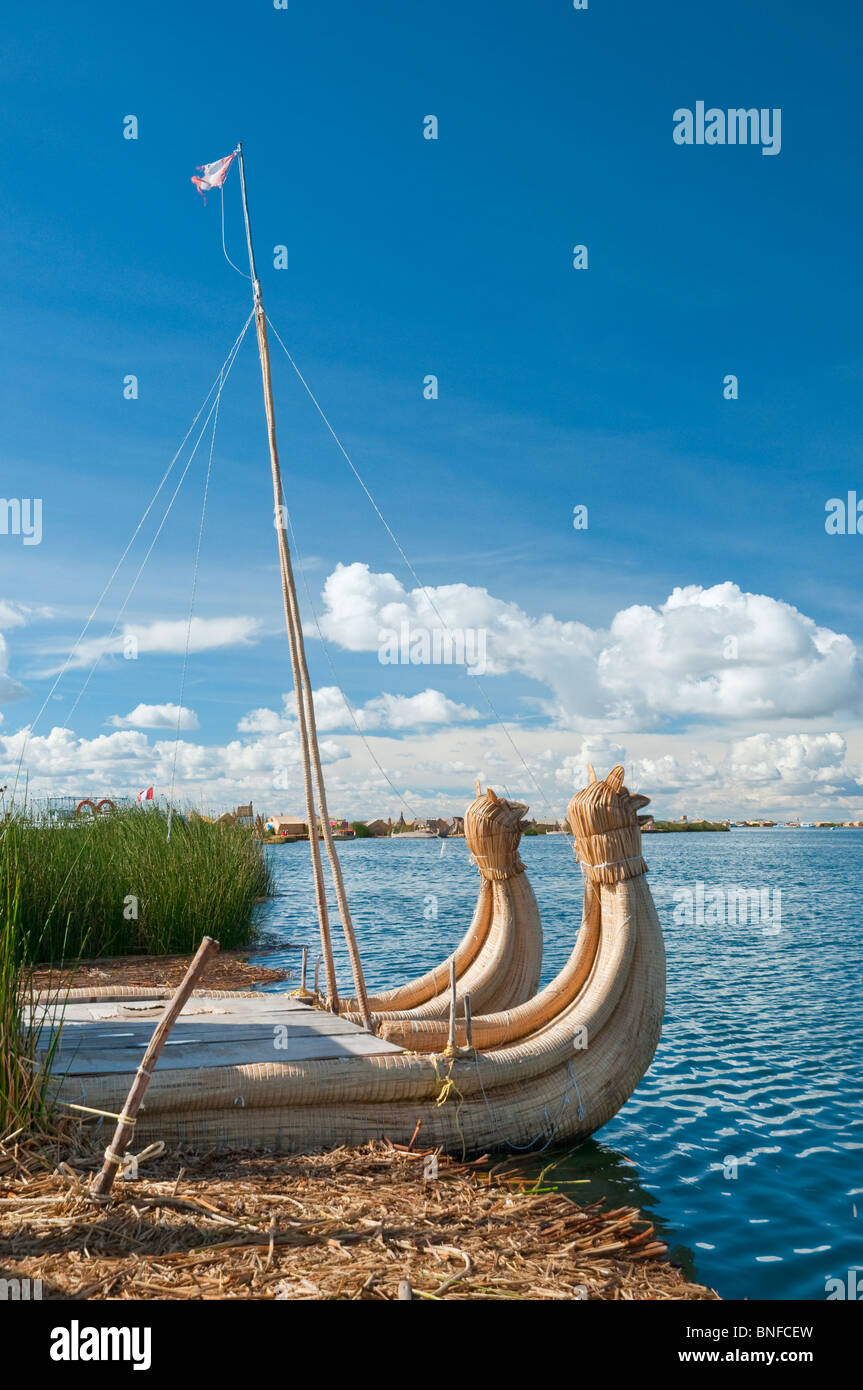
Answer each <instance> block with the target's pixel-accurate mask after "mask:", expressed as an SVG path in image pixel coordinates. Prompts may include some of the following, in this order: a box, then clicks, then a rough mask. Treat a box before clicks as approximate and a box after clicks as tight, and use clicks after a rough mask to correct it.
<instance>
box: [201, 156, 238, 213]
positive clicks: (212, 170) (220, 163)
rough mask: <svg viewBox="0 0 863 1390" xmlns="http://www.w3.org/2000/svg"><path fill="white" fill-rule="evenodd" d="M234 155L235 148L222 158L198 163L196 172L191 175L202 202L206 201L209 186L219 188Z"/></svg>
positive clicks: (226, 175)
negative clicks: (213, 161) (206, 162)
mask: <svg viewBox="0 0 863 1390" xmlns="http://www.w3.org/2000/svg"><path fill="white" fill-rule="evenodd" d="M235 157H236V150H235V151H234V153H233V154H226V155H225V158H224V159H217V160H216V161H215V163H213V164H199V165H198V173H197V174H193V175H192V183H193V184H194V185H195V187H196V188H197V190H198V192H199V193H200V195H201V197H202V198H203V200H204V202H206V201H207V194H208V193H209V191H210V189H211V188H221V187H222V184H223V183H224V182H225V179H226V178H227V177H228V170H229V169H230V167H231V162H232V160H233V159H234V158H235Z"/></svg>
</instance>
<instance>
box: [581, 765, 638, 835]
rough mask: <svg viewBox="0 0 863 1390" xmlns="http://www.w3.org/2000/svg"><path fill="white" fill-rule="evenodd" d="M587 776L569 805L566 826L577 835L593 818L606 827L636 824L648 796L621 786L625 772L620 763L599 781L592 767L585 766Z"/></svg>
mask: <svg viewBox="0 0 863 1390" xmlns="http://www.w3.org/2000/svg"><path fill="white" fill-rule="evenodd" d="M587 775H588V778H589V781H588V784H587V786H586V787H583V788H582V790H581V791H580V792H576V794H575V796H574V797H573V798H572V800H571V801H570V803H569V811H568V818H569V823H570V825H571V826H572V829H573V831H574V832H575V833H576V834H578V833H579V831H583V830H584V829H585V827H586V824H587V822H591V821H593V820H595V819H599V820H601V821H602V822H604V824H605V825H608V824H617V825H618V826H621V827H622V826H624V825H637V824H638V812H639V811H640V810H641V809H642V807H644V806H648V805H649V804H650V797H649V796H642V794H641V793H640V792H630V791H629V790H628V788H627V787H626V786H625V785H624V777H625V776H626V773H625V771H624V767H623V764H622V763H618V764H617V765H616V766H615V767H613V768H612V769H611V771H610V772H609V773H608V775H607V776H606V777H604V778H603V779H602V780H600V779H599V778H598V777H597V775H596V773H595V771H594V769H593V765H592V764H591V763H588V765H587ZM600 808H601V809H600Z"/></svg>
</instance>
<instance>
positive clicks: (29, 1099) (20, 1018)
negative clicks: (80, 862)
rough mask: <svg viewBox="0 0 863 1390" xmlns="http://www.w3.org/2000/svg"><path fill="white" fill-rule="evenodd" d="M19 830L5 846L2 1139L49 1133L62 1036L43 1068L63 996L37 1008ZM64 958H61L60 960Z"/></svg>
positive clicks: (35, 946) (0, 847) (0, 919)
mask: <svg viewBox="0 0 863 1390" xmlns="http://www.w3.org/2000/svg"><path fill="white" fill-rule="evenodd" d="M18 850H19V843H18V835H17V826H16V825H15V824H10V823H8V822H7V823H6V825H5V827H4V831H3V834H2V842H0V1139H3V1138H5V1137H7V1136H8V1135H10V1134H16V1133H19V1132H20V1131H22V1130H24V1131H26V1132H33V1131H34V1130H40V1131H42V1132H45V1131H46V1130H47V1128H48V1126H49V1122H50V1115H51V1103H50V1097H49V1091H48V1085H49V1080H50V1075H51V1065H52V1060H53V1056H54V1052H55V1049H56V1046H57V1041H58V1038H57V1035H55V1036H54V1038H53V1040H52V1042H51V1043H50V1044H49V1046H48V1047H47V1049H46V1051H45V1055H44V1056H43V1057H42V1059H41V1063H39V1062H37V1057H36V1052H37V1043H38V1039H39V1030H40V1026H41V1024H42V1023H45V1024H46V1026H48V1027H51V1026H56V1024H57V1023H59V1022H60V1019H59V1018H58V1008H59V1010H60V1011H61V1012H62V1001H61V999H60V992H59V991H53V992H52V991H49V992H48V996H47V998H46V999H44V1000H43V1002H42V1003H41V1004H40V1003H37V1000H36V989H35V987H34V982H33V969H32V965H31V957H34V958H35V957H37V956H38V955H39V954H40V951H41V946H40V944H39V937H40V933H38V932H37V933H36V934H35V936H33V937H31V938H29V939H28V936H27V934H26V932H25V931H24V929H23V927H22V922H21V872H20V864H19V859H18ZM61 958H62V956H61Z"/></svg>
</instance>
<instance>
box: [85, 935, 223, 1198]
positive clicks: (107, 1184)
mask: <svg viewBox="0 0 863 1390" xmlns="http://www.w3.org/2000/svg"><path fill="white" fill-rule="evenodd" d="M218 949H219V943H218V941H214V940H213V938H212V937H211V936H205V937H204V939H203V941H202V942H201V944H200V946H199V947H198V949H197V951H196V952H195V958H194V960H193V961H192V963H191V965H190V966H189V968H188V970H187V971H186V973H185V975H184V976H183V978H182V980H181V982H180V984H179V985H178V986H177V991H176V993H175V994H174V997H173V999H172V1000H171V1002H170V1004H169V1005H168V1007H167V1009H166V1010H165V1012H164V1013H163V1015H162V1017H161V1019H160V1020H159V1023H158V1025H157V1026H156V1029H155V1031H154V1033H153V1036H152V1038H151V1039H150V1042H149V1045H148V1047H147V1051H146V1052H145V1053H144V1060H143V1061H142V1063H141V1065H140V1066H139V1068H138V1070H137V1072H136V1073H135V1080H134V1081H133V1082H132V1087H131V1090H130V1091H129V1094H128V1096H127V1097H126V1104H125V1105H124V1106H123V1109H122V1110H121V1111H120V1116H119V1119H118V1121H117V1128H116V1129H115V1130H114V1137H113V1139H112V1140H111V1142H110V1144H109V1145H108V1147H107V1149H106V1150H105V1161H104V1163H103V1164H102V1168H101V1171H100V1172H99V1173H98V1174H97V1176H96V1177H95V1179H94V1180H93V1183H92V1185H91V1187H90V1193H91V1195H92V1196H94V1197H107V1195H108V1193H109V1192H110V1191H111V1188H112V1186H113V1183H114V1179H115V1177H116V1176H117V1170H118V1168H119V1167H120V1164H121V1163H122V1161H123V1155H124V1154H125V1152H126V1149H127V1148H128V1146H129V1143H130V1141H131V1138H132V1135H133V1133H134V1131H135V1119H136V1117H137V1114H138V1111H139V1110H140V1108H141V1102H142V1101H143V1099H144V1092H145V1091H146V1089H147V1086H148V1085H149V1083H150V1077H151V1076H152V1074H153V1068H154V1067H155V1065H156V1063H157V1062H158V1060H159V1054H160V1053H161V1051H162V1048H163V1047H164V1045H165V1041H166V1039H167V1037H168V1034H169V1033H170V1031H171V1029H172V1028H173V1026H174V1024H175V1023H176V1021H177V1018H178V1016H179V1014H180V1011H181V1010H182V1008H183V1005H184V1004H185V1003H186V1000H187V999H188V998H189V995H190V994H191V993H192V990H193V989H194V988H195V985H196V984H197V983H198V980H199V978H200V976H201V973H202V971H203V969H204V966H205V965H206V964H207V961H208V960H209V959H210V957H211V956H214V955H215V954H216V952H217V951H218Z"/></svg>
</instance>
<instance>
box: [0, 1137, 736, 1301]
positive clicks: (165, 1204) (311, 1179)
mask: <svg viewBox="0 0 863 1390" xmlns="http://www.w3.org/2000/svg"><path fill="white" fill-rule="evenodd" d="M80 1133H81V1131H77V1134H78V1138H77V1140H76V1142H75V1144H74V1145H72V1144H70V1143H69V1142H67V1143H66V1144H65V1145H64V1146H63V1148H62V1149H58V1148H57V1147H56V1146H55V1147H54V1148H53V1150H52V1149H50V1148H47V1147H45V1146H44V1145H42V1146H39V1145H37V1144H36V1143H35V1141H30V1142H28V1143H27V1144H23V1145H21V1146H20V1147H19V1146H18V1145H17V1144H16V1143H15V1142H14V1141H13V1142H12V1143H7V1144H6V1145H0V1278H9V1277H18V1278H29V1279H41V1280H42V1281H43V1297H44V1298H51V1299H64V1298H105V1299H121V1300H122V1299H280V1298H281V1299H312V1300H318V1299H396V1298H398V1297H399V1286H400V1284H401V1285H402V1286H403V1285H404V1281H409V1282H410V1286H411V1290H412V1296H413V1297H414V1298H418V1299H432V1300H438V1299H483V1300H497V1299H538V1300H542V1299H573V1298H589V1299H619V1300H623V1301H627V1300H634V1299H649V1300H650V1299H652V1300H668V1299H715V1298H716V1297H717V1295H716V1294H715V1293H714V1292H713V1291H712V1290H710V1289H706V1288H703V1287H701V1286H699V1285H695V1284H690V1283H688V1282H687V1280H686V1279H685V1277H684V1275H683V1274H682V1273H681V1272H680V1270H678V1269H676V1268H675V1267H674V1266H672V1265H671V1264H669V1263H668V1261H667V1259H666V1258H665V1257H666V1253H667V1247H666V1246H665V1245H664V1244H663V1243H662V1242H661V1241H658V1240H657V1239H656V1237H655V1234H654V1231H653V1227H652V1226H650V1225H649V1224H648V1223H647V1222H645V1221H644V1219H643V1218H642V1217H641V1216H640V1214H639V1212H638V1211H637V1210H636V1209H635V1208H631V1207H627V1208H621V1209H619V1210H617V1211H605V1210H603V1204H602V1203H601V1202H595V1203H592V1204H591V1205H589V1206H584V1207H579V1206H576V1205H575V1204H574V1203H572V1202H571V1201H570V1200H569V1199H568V1198H567V1197H566V1196H564V1195H562V1194H561V1193H560V1192H555V1191H548V1190H547V1189H544V1190H539V1191H537V1190H536V1187H535V1186H534V1189H533V1190H531V1189H530V1188H528V1187H527V1186H526V1184H525V1181H524V1179H523V1178H520V1177H519V1176H518V1165H517V1164H516V1165H515V1167H513V1164H512V1162H511V1161H510V1160H505V1161H504V1163H503V1164H500V1163H498V1164H496V1165H492V1164H490V1163H489V1162H488V1161H483V1162H480V1163H479V1164H460V1163H456V1162H454V1161H452V1160H450V1159H447V1158H444V1157H442V1156H441V1157H439V1158H438V1177H437V1178H436V1179H427V1178H424V1176H423V1173H424V1168H425V1159H426V1156H427V1155H425V1154H424V1153H422V1152H413V1153H408V1152H406V1151H405V1150H403V1149H397V1148H394V1147H392V1146H391V1145H388V1144H387V1143H377V1144H369V1145H366V1146H364V1147H363V1148H359V1149H346V1148H342V1149H337V1150H334V1151H332V1152H330V1153H325V1154H317V1155H311V1156H309V1155H303V1156H299V1155H298V1156H294V1155H276V1154H271V1153H245V1154H230V1155H226V1154H225V1153H224V1152H222V1151H220V1152H218V1153H216V1152H213V1153H211V1154H208V1155H204V1156H199V1157H189V1156H183V1155H182V1154H175V1155H171V1156H165V1157H162V1158H160V1159H157V1160H155V1161H153V1160H150V1161H148V1162H147V1164H146V1176H145V1177H144V1176H142V1177H141V1178H139V1179H138V1180H136V1181H118V1183H117V1196H116V1197H115V1198H112V1200H111V1202H110V1204H109V1205H108V1206H107V1207H99V1206H96V1205H95V1204H94V1203H93V1202H92V1201H91V1200H90V1199H89V1198H88V1196H87V1182H88V1180H89V1175H90V1173H91V1172H93V1171H94V1170H95V1167H96V1166H97V1160H96V1159H95V1157H94V1154H93V1150H92V1146H91V1147H90V1150H89V1152H88V1153H82V1152H81V1148H80V1144H81V1139H80ZM76 1149H77V1151H76ZM58 1160H59V1162H60V1166H58ZM143 1171H144V1170H143V1169H142V1172H143Z"/></svg>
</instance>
